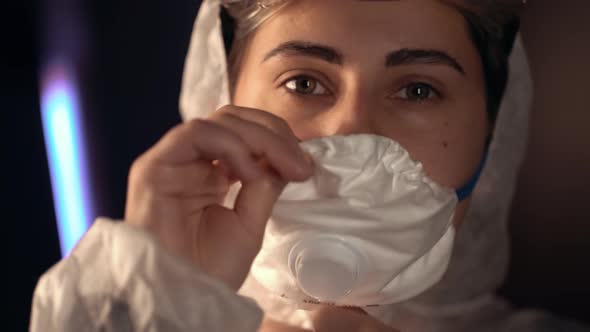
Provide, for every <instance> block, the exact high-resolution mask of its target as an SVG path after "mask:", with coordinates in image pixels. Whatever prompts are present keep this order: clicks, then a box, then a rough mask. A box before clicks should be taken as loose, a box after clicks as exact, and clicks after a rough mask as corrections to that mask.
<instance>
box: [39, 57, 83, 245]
mask: <svg viewBox="0 0 590 332" xmlns="http://www.w3.org/2000/svg"><path fill="white" fill-rule="evenodd" d="M41 112H42V121H43V132H44V137H45V146H46V149H47V159H48V161H49V171H50V176H51V187H52V191H53V200H54V208H55V214H56V218H57V223H58V231H59V239H60V246H61V253H62V256H66V255H68V254H69V253H70V251H71V250H72V248H73V247H74V245H75V244H76V243H77V242H78V240H79V239H80V238H81V237H82V235H83V234H84V232H85V231H86V230H87V229H88V227H89V226H90V223H91V221H92V220H91V216H92V213H91V206H90V205H91V204H90V199H89V198H90V195H89V192H88V185H87V184H88V177H87V168H86V162H85V160H86V159H85V156H84V144H83V141H82V135H81V127H80V121H79V112H80V108H79V103H78V94H77V91H76V85H75V81H74V79H73V75H72V74H71V72H70V71H69V70H67V68H66V67H65V66H62V65H53V66H50V67H48V68H47V70H46V71H45V75H44V76H43V80H42V96H41Z"/></svg>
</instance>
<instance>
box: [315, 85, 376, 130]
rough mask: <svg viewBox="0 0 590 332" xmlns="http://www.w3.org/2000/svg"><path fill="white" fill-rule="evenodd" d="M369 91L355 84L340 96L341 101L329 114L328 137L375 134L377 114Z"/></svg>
mask: <svg viewBox="0 0 590 332" xmlns="http://www.w3.org/2000/svg"><path fill="white" fill-rule="evenodd" d="M368 92H369V89H366V88H363V87H362V86H361V85H360V84H355V86H351V87H349V88H348V89H346V90H345V91H342V92H341V93H340V96H339V101H338V102H337V103H336V104H335V105H334V107H333V109H332V110H330V112H328V115H327V116H328V117H330V119H328V123H330V125H329V126H328V127H329V131H330V133H326V134H328V135H350V134H360V133H373V132H374V131H375V127H374V123H375V121H374V117H375V112H374V111H373V110H372V108H373V105H372V104H373V100H372V98H371V96H370V94H369V93H368Z"/></svg>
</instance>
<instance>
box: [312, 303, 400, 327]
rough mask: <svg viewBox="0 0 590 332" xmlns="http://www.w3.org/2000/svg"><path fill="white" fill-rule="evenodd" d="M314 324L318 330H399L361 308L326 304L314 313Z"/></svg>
mask: <svg viewBox="0 0 590 332" xmlns="http://www.w3.org/2000/svg"><path fill="white" fill-rule="evenodd" d="M312 324H313V327H314V329H315V331H317V332H329V331H340V332H346V331H350V332H358V331H367V332H368V331H371V332H399V331H398V330H396V329H394V328H392V327H389V326H387V325H385V324H383V323H382V322H380V321H378V320H377V319H376V318H373V317H371V316H369V315H367V313H366V312H364V311H363V310H361V309H358V310H354V309H353V310H351V309H346V308H339V307H332V306H326V307H322V308H320V309H319V310H317V311H316V312H314V313H313V314H312Z"/></svg>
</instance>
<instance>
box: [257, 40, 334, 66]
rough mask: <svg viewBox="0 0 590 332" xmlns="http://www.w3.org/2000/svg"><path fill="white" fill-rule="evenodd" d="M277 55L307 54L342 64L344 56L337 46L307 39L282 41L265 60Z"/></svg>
mask: <svg viewBox="0 0 590 332" xmlns="http://www.w3.org/2000/svg"><path fill="white" fill-rule="evenodd" d="M275 56H307V57H312V58H318V59H320V60H324V61H326V62H329V63H332V64H336V65H342V62H343V61H342V60H343V58H344V57H343V56H342V53H340V52H338V51H337V50H336V49H335V48H333V47H330V46H325V45H321V44H315V43H311V42H306V41H299V40H293V41H288V42H286V43H282V44H280V45H279V46H277V47H275V48H274V49H272V50H271V51H270V52H268V53H267V54H266V55H265V56H264V60H262V62H265V61H267V60H269V59H270V58H272V57H275Z"/></svg>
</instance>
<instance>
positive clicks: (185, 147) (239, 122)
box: [146, 107, 312, 182]
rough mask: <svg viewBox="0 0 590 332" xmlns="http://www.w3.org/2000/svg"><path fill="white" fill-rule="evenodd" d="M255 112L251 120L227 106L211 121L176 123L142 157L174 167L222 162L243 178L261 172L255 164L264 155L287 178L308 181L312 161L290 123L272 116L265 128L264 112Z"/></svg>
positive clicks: (258, 176) (253, 178)
mask: <svg viewBox="0 0 590 332" xmlns="http://www.w3.org/2000/svg"><path fill="white" fill-rule="evenodd" d="M234 109H237V108H235V107H232V110H234ZM248 112H250V113H255V112H254V111H252V110H251V111H248ZM258 112H259V113H264V112H262V111H258ZM256 114H257V115H256V116H257V117H258V118H257V119H256V120H255V121H249V120H245V119H244V118H242V117H239V116H237V115H234V114H233V113H231V112H230V111H229V110H226V111H224V112H220V113H219V115H215V116H214V117H212V118H211V119H210V120H193V121H191V122H189V123H186V124H183V125H180V126H178V127H176V128H174V129H173V130H171V131H170V132H169V133H168V134H166V135H165V136H164V138H163V139H162V140H161V141H160V142H158V143H157V144H156V145H155V146H154V147H153V148H152V149H151V150H150V151H148V153H147V155H148V156H147V157H146V158H149V159H151V160H154V161H156V162H164V163H170V164H175V165H178V164H184V163H190V162H195V161H198V160H208V161H213V160H220V161H222V162H223V165H225V166H226V167H227V168H228V169H229V170H230V171H231V174H232V175H235V176H236V177H238V178H239V179H240V180H242V181H245V182H249V181H256V180H257V179H258V178H260V177H262V176H264V172H263V171H261V169H260V167H259V166H258V161H259V160H260V159H263V160H265V162H267V163H268V165H269V167H270V168H272V169H273V170H275V171H276V172H277V173H279V174H280V175H281V176H282V177H284V178H285V179H286V180H288V181H303V180H305V179H307V178H308V177H309V176H310V175H311V172H312V169H311V165H310V162H309V160H308V158H306V156H305V155H304V153H303V151H302V150H301V148H300V147H299V146H298V144H297V139H296V138H295V137H294V135H293V134H292V132H291V130H290V129H288V126H286V124H285V125H283V124H282V120H274V121H275V122H276V123H278V124H276V123H275V124H273V127H271V128H270V129H269V128H268V127H266V126H267V125H268V124H267V123H268V122H269V121H268V119H267V118H268V116H267V115H264V116H261V115H260V114H258V113H256ZM273 117H274V116H273ZM275 118H276V117H275ZM261 119H262V120H261ZM276 119H278V118H276ZM283 126H285V127H286V128H282V127H283Z"/></svg>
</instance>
